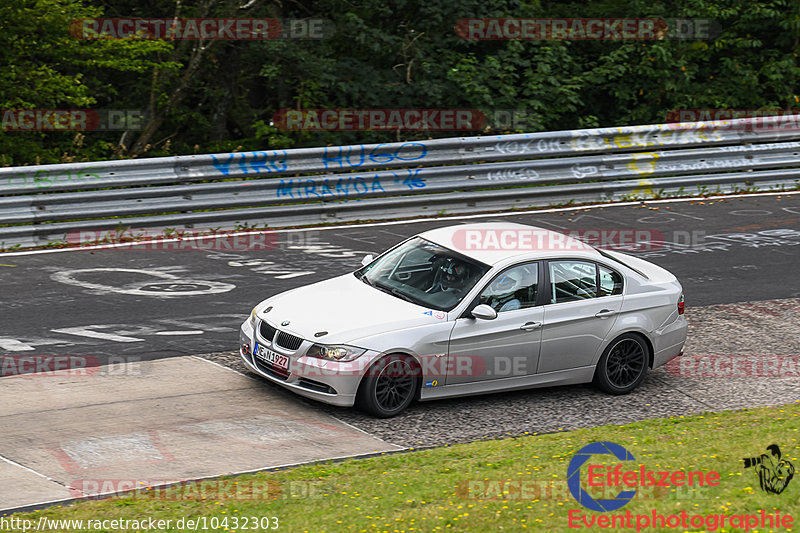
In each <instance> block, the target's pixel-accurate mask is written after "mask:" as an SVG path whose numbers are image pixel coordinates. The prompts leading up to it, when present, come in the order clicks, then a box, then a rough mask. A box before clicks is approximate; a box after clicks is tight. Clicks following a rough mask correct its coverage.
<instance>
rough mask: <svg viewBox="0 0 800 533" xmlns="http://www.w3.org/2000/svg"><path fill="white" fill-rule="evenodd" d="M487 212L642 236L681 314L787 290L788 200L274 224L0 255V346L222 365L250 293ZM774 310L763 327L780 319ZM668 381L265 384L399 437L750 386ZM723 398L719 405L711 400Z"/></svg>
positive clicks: (799, 226) (673, 405)
mask: <svg viewBox="0 0 800 533" xmlns="http://www.w3.org/2000/svg"><path fill="white" fill-rule="evenodd" d="M490 220H491V221H499V220H509V221H514V222H520V223H527V224H532V225H537V226H541V227H545V228H550V229H555V230H559V231H565V232H568V231H582V230H596V231H597V230H600V231H602V232H605V234H606V235H609V236H612V238H613V235H614V233H613V232H614V231H619V230H628V231H630V230H634V231H646V232H649V233H648V235H649V236H650V237H651V239H652V243H651V244H650V245H649V246H644V247H643V248H642V249H641V250H640V251H638V252H635V254H637V255H640V256H641V257H643V258H646V259H647V260H649V261H652V262H654V263H656V264H659V265H661V266H663V267H665V268H667V269H669V270H670V271H672V272H673V273H675V274H676V275H677V276H678V278H679V279H680V281H681V282H682V283H683V286H684V293H685V295H686V302H687V309H689V311H688V313H691V310H692V309H693V308H695V307H699V306H703V307H707V306H715V305H721V304H737V303H741V302H754V301H764V300H773V299H786V298H798V297H800V279H799V278H798V276H797V273H798V271H800V270H799V269H798V264H797V261H798V259H800V195H780V196H777V195H758V196H749V197H729V198H726V199H724V200H721V199H704V200H696V201H691V202H687V201H679V202H678V201H675V202H658V203H654V202H648V203H647V204H636V205H611V206H604V207H597V208H590V209H587V208H574V209H566V210H558V211H555V212H546V213H543V212H533V213H525V214H515V215H490V216H483V217H480V218H476V217H471V218H463V217H460V218H449V217H448V218H441V219H438V220H428V221H419V222H402V223H392V224H374V225H361V226H348V227H336V228H329V229H324V230H316V229H310V230H298V231H292V232H279V233H278V236H277V237H278V242H277V243H276V246H275V247H274V248H273V249H271V250H258V251H242V250H229V249H220V250H198V249H197V248H196V247H192V246H186V247H184V248H185V249H183V250H180V251H176V250H174V249H170V250H153V249H148V248H150V247H127V248H125V249H114V248H109V249H98V250H71V251H60V252H53V253H32V254H30V253H29V254H20V253H16V254H15V253H11V254H0V279H2V282H3V292H2V296H0V303H2V308H3V310H4V311H3V320H2V322H1V323H0V355H7V356H8V355H10V356H14V355H20V356H22V355H24V356H53V355H72V356H79V357H82V358H84V359H85V360H88V361H93V363H91V362H90V363H89V364H90V365H91V364H98V365H114V364H118V363H126V362H136V361H141V360H150V359H159V358H167V357H175V356H182V355H203V354H215V355H214V356H209V357H208V358H209V359H211V360H214V361H217V362H220V363H222V364H225V365H227V366H230V367H234V368H235V367H236V356H235V355H234V353H235V350H236V349H237V346H238V327H239V324H240V323H241V321H242V320H243V319H244V318H245V317H246V316H247V315H248V313H249V312H250V309H251V308H252V307H253V306H254V305H255V304H256V303H258V302H259V301H260V300H262V299H264V298H267V297H269V296H271V295H273V294H276V293H279V292H282V291H285V290H287V289H290V288H293V287H297V286H301V285H306V284H309V283H312V282H315V281H318V280H322V279H326V278H329V277H332V276H335V275H339V274H343V273H346V272H349V271H352V270H354V269H355V268H357V267H358V266H359V264H360V260H361V258H362V257H363V255H365V254H367V253H379V252H381V251H382V250H384V249H386V248H388V247H390V246H391V245H393V244H395V243H397V242H399V241H400V240H402V239H404V238H406V237H408V236H410V235H413V234H416V233H419V232H421V231H424V230H427V229H430V228H434V227H439V226H445V225H450V224H459V223H464V222H472V221H490ZM342 297H343V298H346V297H347V296H346V295H342ZM308 305H315V302H313V301H311V302H308ZM742 305H752V304H742ZM368 312H373V310H369V309H365V313H368ZM775 313H777V312H775ZM740 314H741V313H740ZM690 316H691V315H690ZM723 318H724V317H723ZM773 318H774V317H773ZM778 319H779V320H778V321H777V322H775V321H774V322H773V323H771V324H770V325H769V327H770V328H773V327H776V326H777V327H780V320H782V319H781V318H780V317H778ZM792 319H793V320H794V316H793V317H792ZM690 320H692V319H691V318H690ZM737 320H738V322H737ZM742 320H743V319H742V317H741V316H735V317H734V319H733V322H731V321H725V320H722V319H720V322H719V323H718V324H716V323H715V324H716V325H715V329H716V330H720V331H719V332H718V335H719V337H718V338H716V339H715V338H712V335H710V334H708V335H707V336H708V342H711V343H719V342H724V341H725V340H726V338H732V337H735V336H736V334H737V331H736V329H737V328H738V327H741V324H743V322H742ZM745 322H748V321H747V320H745ZM749 323H752V321H749ZM765 327H766V326H765ZM781 334H782V333H781V331H780V330H778V331H775V332H773V333H772V336H773V337H776V336H777V338H778V339H780V336H781ZM793 335H794V336H796V335H795V334H793V333H789V336H793ZM703 340H705V337H704V339H703ZM701 344H702V343H701ZM793 349H794V350H795V352H794V353H800V350H797V347H794V348H793ZM701 351H702V350H701ZM703 353H712V352H707V351H704V352H703ZM747 353H756V352H752V351H750V352H747ZM772 353H777V352H774V351H773V352H772ZM43 359H44V357H43ZM676 379H677V378H674V377H670V376H668V375H665V374H664V373H663V371H662V372H661V373H660V374H659V373H658V372H656V373H654V374H653V376H651V378H649V379H648V380H647V381H646V382H645V384H644V386H643V387H642V388H641V389H640V390H638V391H637V392H636V393H634V394H632V395H629V396H626V397H622V398H612V397H606V396H605V395H602V394H600V393H598V392H597V391H596V390H594V389H593V388H591V387H585V386H577V387H558V388H553V389H540V390H536V391H522V392H515V393H507V394H498V395H489V396H482V397H479V398H466V399H454V400H444V401H438V402H427V403H423V404H419V405H415V406H412V408H411V409H409V410H408V411H407V412H406V413H404V414H403V415H402V416H401V417H398V418H395V419H392V420H391V421H389V422H387V421H380V420H375V419H371V418H369V417H366V416H363V415H361V414H359V413H358V412H357V411H355V410H353V409H340V408H332V407H328V406H324V405H321V404H317V403H315V402H310V401H306V400H303V399H300V398H297V397H295V396H294V395H291V394H289V393H285V392H284V391H283V390H282V389H280V388H279V387H277V386H274V385H272V384H270V383H267V382H264V386H265V387H268V388H274V389H275V391H276V392H279V393H281V394H286V395H287V398H292V399H293V400H292V401H297V402H302V403H304V404H306V405H313V406H316V408H319V409H323V410H325V411H327V412H329V413H331V414H333V415H334V416H336V417H338V418H340V419H342V420H344V421H345V422H348V423H351V424H353V425H356V426H357V427H359V428H361V429H363V430H365V431H367V432H370V433H371V434H374V435H377V436H379V437H381V438H383V439H385V440H387V441H389V442H392V443H395V444H398V445H403V446H415V445H420V446H421V445H434V444H442V443H446V442H458V441H466V440H474V439H476V438H484V437H496V436H500V435H504V434H521V433H525V432H536V431H555V430H559V429H566V428H571V427H580V426H587V425H599V424H603V423H624V422H626V421H632V420H637V419H643V418H652V417H656V416H670V415H675V414H682V413H690V412H695V411H700V410H709V409H714V408H732V407H738V406H742V405H741V398H743V397H746V396H747V395H748V394H750V392H743V391H742V390H738V389H736V388H735V387H734V388H731V386H728V385H725V386H722V387H719V386H718V387H716V388H715V387H706V386H705V385H704V384H703V383H700V382H696V383H689V384H688V385H689V386H690V389H688V390H687V389H685V387H684V386H686V385H687V382H686V381H680V380H678V381H676ZM795 384H796V380H790V382H788V383H783V384H782V385H781V384H777V383H773V384H771V385H770V387H769V389H770V390H771V391H773V392H770V393H768V394H767V393H764V394H763V395H761V396H759V394H760V393H758V392H757V391H756V392H752V391H751V392H752V394H753V396H752V401H751V404H752V405H770V404H776V403H779V402H780V401H783V400H785V402H784V403H788V402H791V401H795V398H794V397H796V396H797V393H796V386H795ZM778 385H780V386H778ZM776 387H777V388H776ZM782 387H783V388H782ZM775 391H777V392H775ZM726 395H727V396H729V400H730V401H727V403H726V402H723V401H722V400H721V399H722V398H723V397H725V396H726ZM715 399H718V400H720V401H715ZM750 399H751V398H748V400H750ZM737 402H739V403H737Z"/></svg>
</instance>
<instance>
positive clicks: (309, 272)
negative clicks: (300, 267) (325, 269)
mask: <svg viewBox="0 0 800 533" xmlns="http://www.w3.org/2000/svg"><path fill="white" fill-rule="evenodd" d="M266 273H267V272H262V274H266ZM309 274H314V271H313V270H306V271H305V272H292V273H291V274H283V275H281V276H275V279H292V278H299V277H300V276H308V275H309Z"/></svg>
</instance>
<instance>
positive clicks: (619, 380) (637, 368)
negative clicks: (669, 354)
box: [594, 333, 650, 395]
mask: <svg viewBox="0 0 800 533" xmlns="http://www.w3.org/2000/svg"><path fill="white" fill-rule="evenodd" d="M649 361H650V348H649V347H648V346H647V343H646V342H645V340H644V339H643V338H642V337H640V336H639V335H636V334H634V333H626V334H624V335H620V336H619V337H617V338H616V339H614V340H613V341H612V342H611V343H610V344H609V345H608V347H607V348H606V349H605V351H604V352H603V355H602V356H601V357H600V361H599V362H598V363H597V369H596V370H595V372H594V384H595V385H596V386H597V387H599V388H600V389H601V390H603V391H604V392H607V393H609V394H614V395H621V394H628V393H629V392H631V391H633V390H634V389H635V388H636V387H638V386H639V385H640V384H641V383H642V381H644V378H645V376H646V375H647V370H648V363H649Z"/></svg>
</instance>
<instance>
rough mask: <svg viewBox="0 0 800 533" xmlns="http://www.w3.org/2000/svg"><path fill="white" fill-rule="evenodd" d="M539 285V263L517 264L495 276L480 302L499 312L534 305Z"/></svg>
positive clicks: (481, 296)
mask: <svg viewBox="0 0 800 533" xmlns="http://www.w3.org/2000/svg"><path fill="white" fill-rule="evenodd" d="M538 286H539V265H538V263H525V264H524V265H517V266H515V267H511V268H509V269H506V270H504V271H502V272H501V273H500V274H498V275H497V276H495V278H494V279H493V280H492V281H491V282H490V283H489V285H487V286H486V288H485V289H484V290H483V292H482V293H481V295H480V296H479V297H478V303H481V304H486V305H489V306H491V307H492V309H494V310H495V311H497V312H498V313H502V312H504V311H514V310H515V309H525V308H528V307H533V306H535V305H536V294H537V289H538Z"/></svg>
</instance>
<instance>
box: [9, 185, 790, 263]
mask: <svg viewBox="0 0 800 533" xmlns="http://www.w3.org/2000/svg"><path fill="white" fill-rule="evenodd" d="M797 194H800V191H788V192H787V191H781V192H763V193H750V194H727V195H726V194H721V195H716V196H690V197H688V198H664V199H660V200H636V201H632V202H611V203H605V204H590V205H581V206H572V207H557V208H553V209H534V210H530V211H506V212H501V213H479V214H476V215H460V216H453V217H436V218H414V219H410V220H389V221H386V222H370V223H369V224H343V225H340V226H325V227H321V228H314V227H312V228H293V229H274V230H272V229H271V230H267V231H269V232H274V233H302V232H309V231H329V230H341V229H348V228H353V227H359V228H372V227H381V226H396V225H398V224H417V223H420V222H442V221H443V220H448V221H449V220H452V221H456V220H472V219H478V218H492V217H513V216H531V215H544V214H547V213H561V212H567V211H577V210H583V209H610V208H612V207H629V206H632V205H657V204H676V203H686V202H696V201H698V200H702V201H708V200H733V199H737V198H751V197H755V196H759V197H768V196H787V197H788V196H794V195H797ZM784 209H787V208H784ZM685 216H690V215H685ZM252 233H258V232H252V231H242V232H237V233H227V234H225V235H224V237H226V238H230V237H236V236H239V235H250V234H252ZM221 237H223V236H222V235H220V236H218V237H215V238H221ZM190 239H194V240H197V239H208V236H198V237H187V238H184V239H183V240H190ZM149 244H152V242H151V241H144V242H126V243H117V244H101V245H98V246H81V247H79V248H53V249H48V250H26V251H23V252H0V257H2V256H15V255H38V254H54V253H61V252H78V251H85V250H106V249H113V248H121V247H123V246H124V247H128V248H130V247H131V246H141V245H149Z"/></svg>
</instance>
